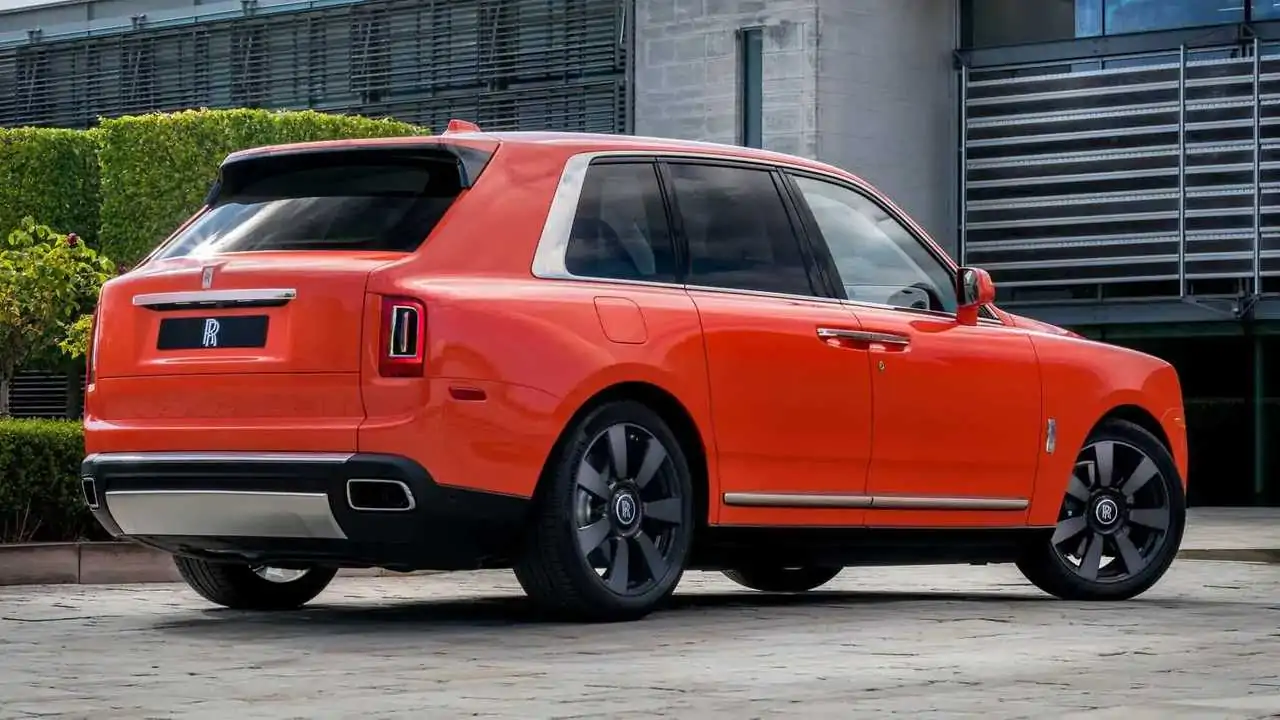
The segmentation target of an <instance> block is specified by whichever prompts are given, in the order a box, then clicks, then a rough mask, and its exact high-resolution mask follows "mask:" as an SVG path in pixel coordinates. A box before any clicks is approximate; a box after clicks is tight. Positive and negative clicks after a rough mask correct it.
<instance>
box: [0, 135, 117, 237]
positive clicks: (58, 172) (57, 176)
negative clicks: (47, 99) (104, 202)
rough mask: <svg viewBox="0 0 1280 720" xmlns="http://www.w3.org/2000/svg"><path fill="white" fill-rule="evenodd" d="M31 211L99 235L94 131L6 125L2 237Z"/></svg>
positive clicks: (61, 226) (1, 160) (61, 228)
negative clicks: (7, 126)
mask: <svg viewBox="0 0 1280 720" xmlns="http://www.w3.org/2000/svg"><path fill="white" fill-rule="evenodd" d="M26 216H30V217H33V218H35V219H36V220H37V221H38V222H40V223H41V224H44V225H48V226H49V227H51V228H53V229H54V230H57V231H58V232H61V233H76V234H77V235H79V236H80V237H82V238H84V239H85V240H88V241H90V242H92V241H93V240H94V238H95V237H96V236H97V234H98V155H97V138H96V134H95V133H94V132H93V131H88V132H85V131H80V130H58V129H50V128H0V238H6V237H8V236H9V233H10V232H12V231H13V230H15V229H17V228H18V227H19V225H20V224H21V221H22V218H23V217H26Z"/></svg>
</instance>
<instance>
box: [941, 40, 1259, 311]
mask: <svg viewBox="0 0 1280 720" xmlns="http://www.w3.org/2000/svg"><path fill="white" fill-rule="evenodd" d="M1274 55H1275V53H1274V49H1273V48H1270V47H1268V46H1266V45H1262V44H1260V43H1258V42H1257V41H1254V42H1251V43H1247V44H1243V45H1239V46H1233V47H1227V48H1216V49H1212V50H1195V51H1188V50H1187V49H1185V48H1183V49H1181V50H1177V49H1175V50H1173V51H1171V52H1169V53H1165V54H1161V55H1155V56H1148V57H1142V58H1117V59H1109V60H1096V59H1081V60H1080V61H1078V62H1066V63H1063V62H1059V63H1056V64H1053V65H1045V66H1040V67H1005V68H982V69H980V70H979V69H966V70H962V75H961V85H962V88H963V95H962V97H963V101H962V102H963V108H964V109H963V115H962V127H963V128H964V131H963V138H962V147H961V158H962V161H961V162H962V167H963V171H962V179H961V195H962V207H963V210H962V218H961V223H960V226H961V246H962V248H963V250H962V253H963V257H964V259H965V261H966V262H968V263H971V264H974V265H979V266H982V267H985V268H987V269H989V270H990V271H991V273H992V275H993V276H994V277H995V279H996V280H997V282H998V283H999V285H1000V286H1001V287H1002V288H1003V289H1004V292H1005V295H1006V298H1005V301H1006V302H1009V301H1013V302H1016V301H1018V300H1035V301H1039V302H1044V301H1053V300H1062V301H1080V300H1101V299H1109V298H1179V297H1185V296H1189V295H1195V296H1236V295H1241V294H1249V293H1255V292H1273V291H1276V290H1280V283H1278V282H1277V280H1276V278H1277V277H1280V57H1277V56H1274Z"/></svg>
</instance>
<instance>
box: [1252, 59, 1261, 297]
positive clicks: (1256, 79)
mask: <svg viewBox="0 0 1280 720" xmlns="http://www.w3.org/2000/svg"><path fill="white" fill-rule="evenodd" d="M1252 291H1253V292H1254V293H1260V292H1262V44H1261V42H1260V41H1259V40H1258V39H1257V38H1254V39H1253V288H1252Z"/></svg>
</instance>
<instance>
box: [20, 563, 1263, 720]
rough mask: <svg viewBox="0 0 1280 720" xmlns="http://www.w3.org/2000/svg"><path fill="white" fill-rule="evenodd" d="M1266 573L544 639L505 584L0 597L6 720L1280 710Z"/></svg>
mask: <svg viewBox="0 0 1280 720" xmlns="http://www.w3.org/2000/svg"><path fill="white" fill-rule="evenodd" d="M1278 593H1280V566H1275V565H1254V564H1246V563H1217V562H1197V561H1178V562H1177V563H1175V564H1174V566H1173V568H1172V569H1171V570H1170V573H1169V575H1167V576H1166V578H1165V579H1164V581H1162V582H1161V583H1160V584H1159V585H1157V586H1156V587H1155V588H1154V589H1152V590H1151V591H1150V592H1149V593H1148V594H1147V595H1144V596H1143V597H1141V598H1139V599H1136V600H1133V601H1129V602H1123V603H1107V604H1082V603H1068V602H1061V601H1057V600H1053V599H1051V598H1048V597H1046V596H1044V595H1042V594H1040V593H1039V592H1038V591H1036V590H1034V589H1033V588H1031V587H1030V586H1028V585H1027V584H1026V583H1024V582H1023V581H1022V580H1021V578H1020V576H1018V574H1017V572H1016V571H1015V570H1014V569H1012V568H1010V567H1007V566H989V567H968V566H956V567H948V566H937V567H930V566H926V567H916V568H861V569H849V570H846V571H845V572H844V573H843V574H842V575H841V576H840V577H839V578H837V579H836V580H835V581H833V582H832V583H831V584H830V585H829V586H827V588H825V589H823V590H820V591H818V592H814V593H811V594H808V595H802V596H771V595H763V594H758V593H753V592H750V591H746V590H742V589H740V588H738V587H737V586H736V585H733V584H732V583H730V582H729V581H727V580H725V579H724V578H723V577H722V576H720V575H718V574H712V573H690V574H689V575H688V577H686V579H685V581H684V582H683V583H682V585H681V588H680V592H679V593H678V594H677V596H676V598H675V599H674V601H673V607H671V608H670V609H667V610H664V611H662V612H659V613H655V614H654V615H652V616H650V617H649V618H648V619H646V620H643V621H640V622H636V623H622V624H606V625H572V624H563V623H552V622H544V621H541V620H539V619H538V618H537V617H536V616H535V615H534V614H533V613H532V612H531V610H530V609H529V606H528V604H527V603H526V602H525V601H524V599H523V597H522V595H521V594H520V591H519V587H518V586H517V585H516V583H515V581H514V579H513V578H512V576H511V575H510V573H506V572H484V573H469V574H468V573H455V574H444V575H434V576H418V577H404V578H341V579H339V580H338V581H336V582H335V583H334V584H333V586H331V587H330V589H329V590H327V591H326V592H325V593H324V594H323V595H321V596H320V597H319V598H318V599H317V600H316V602H315V604H314V605H312V606H309V607H308V608H307V609H305V610H303V611H301V612H296V613H283V614H250V613H241V612H234V611H229V610H222V609H216V608H212V607H211V606H209V605H208V604H207V603H205V602H203V601H201V600H200V599H199V598H198V597H196V596H195V595H194V593H192V592H191V591H189V590H188V589H186V588H185V586H182V585H174V584H150V585H137V586H83V585H82V586H43V587H12V588H0V718H4V719H6V720H7V719H9V718H27V717H40V716H57V717H93V718H131V719H133V718H144V717H189V718H208V719H209V720H225V719H226V718H231V717H234V718H237V720H247V719H249V718H295V717H296V718H343V717H362V718H365V717H368V718H387V717H415V718H416V717H441V718H445V717H447V718H461V717H481V718H484V717H505V718H521V719H524V720H528V719H529V718H553V717H554V718H560V717H563V718H570V717H573V718H578V717H602V718H603V717H608V718H640V717H656V716H665V717H689V718H695V719H697V720H702V719H703V718H732V719H734V720H744V719H746V718H754V717H770V718H772V717H783V718H789V717H795V718H827V717H831V718H848V717H917V716H919V715H921V714H922V713H929V714H930V715H931V716H935V717H974V716H978V715H981V716H985V717H988V718H1046V717H1061V718H1098V719H1101V718H1124V720H1142V719H1144V718H1153V719H1159V720H1165V719H1168V720H1182V719H1183V718H1236V717H1239V718H1249V717H1270V716H1274V715H1275V714H1277V713H1280V667H1277V666H1276V665H1275V662H1274V660H1275V658H1277V657H1280V631H1277V629H1276V628H1277V622H1278V621H1280V600H1277V597H1278Z"/></svg>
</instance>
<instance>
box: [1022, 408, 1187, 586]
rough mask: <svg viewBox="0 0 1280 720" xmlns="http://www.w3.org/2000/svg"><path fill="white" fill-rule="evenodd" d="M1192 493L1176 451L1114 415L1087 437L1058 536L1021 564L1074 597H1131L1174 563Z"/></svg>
mask: <svg viewBox="0 0 1280 720" xmlns="http://www.w3.org/2000/svg"><path fill="white" fill-rule="evenodd" d="M1185 524H1186V495H1185V492H1184V490H1183V486H1182V481H1181V478H1180V477H1179V476H1178V469H1177V466H1176V465H1175V464H1174V461H1173V456H1172V455H1170V453H1169V450H1168V449H1167V448H1166V447H1165V446H1164V445H1163V444H1162V443H1161V442H1160V441H1159V440H1157V439H1156V438H1155V436H1153V435H1152V434H1151V433H1150V432H1148V431H1147V430H1145V429H1143V428H1141V427H1139V426H1137V425H1135V424H1133V423H1130V422H1126V421H1124V420H1118V419H1112V420H1107V421H1105V422H1104V423H1102V425H1100V426H1099V427H1098V429H1097V430H1095V431H1094V433H1093V434H1092V435H1091V436H1090V437H1089V438H1088V440H1087V441H1086V442H1085V446H1084V449H1082V450H1081V451H1080V454H1079V456H1078V457H1077V458H1076V464H1075V467H1074V470H1073V472H1072V475H1071V479H1070V481H1069V482H1068V484H1067V491H1066V495H1065V497H1064V498H1063V501H1062V508H1061V510H1060V512H1059V515H1058V523H1057V525H1056V526H1055V527H1054V530H1053V534H1052V536H1051V537H1049V538H1048V539H1047V540H1046V541H1045V542H1044V543H1043V544H1042V545H1038V546H1036V547H1034V548H1030V549H1029V551H1028V552H1027V553H1026V555H1024V556H1023V557H1022V558H1021V559H1020V560H1019V561H1018V569H1019V570H1021V571H1022V573H1023V575H1025V576H1026V577H1027V579H1028V580H1030V581H1031V582H1032V583H1033V584H1035V585H1036V586H1037V587H1039V588H1040V589H1041V590H1044V591H1045V592H1047V593H1049V594H1051V595H1054V596H1057V597H1059V598H1062V599H1066V600H1126V599H1128V598H1132V597H1135V596H1137V595H1140V594H1141V593H1143V592H1145V591H1146V590H1147V589H1149V588H1150V587H1151V586H1152V585H1154V584H1155V583H1156V582H1157V581H1158V580H1159V579H1160V578H1161V577H1162V576H1163V575H1164V573H1165V571H1166V570H1168V569H1169V565H1170V564H1171V563H1172V562H1173V559H1174V557H1175V556H1176V555H1177V554H1178V547H1179V545H1181V543H1182V531H1183V528H1184V526H1185Z"/></svg>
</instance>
